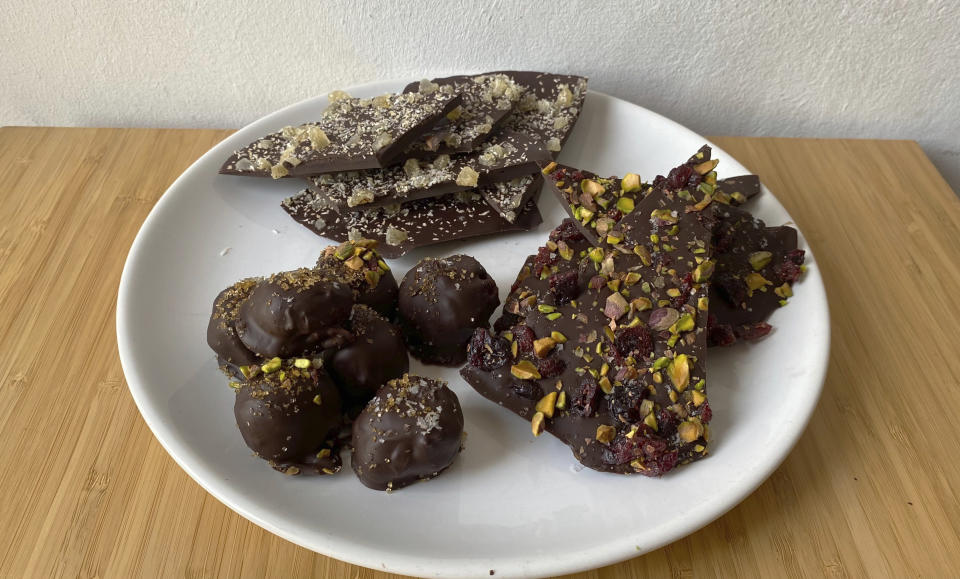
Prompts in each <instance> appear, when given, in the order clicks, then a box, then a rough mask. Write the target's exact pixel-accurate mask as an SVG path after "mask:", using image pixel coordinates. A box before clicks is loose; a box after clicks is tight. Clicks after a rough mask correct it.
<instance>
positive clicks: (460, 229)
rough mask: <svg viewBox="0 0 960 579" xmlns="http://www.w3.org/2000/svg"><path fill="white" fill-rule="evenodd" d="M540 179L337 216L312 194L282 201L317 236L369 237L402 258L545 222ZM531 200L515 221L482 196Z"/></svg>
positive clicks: (385, 253)
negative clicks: (437, 246) (538, 199)
mask: <svg viewBox="0 0 960 579" xmlns="http://www.w3.org/2000/svg"><path fill="white" fill-rule="evenodd" d="M541 184H542V180H541V179H540V177H539V175H538V174H534V175H531V176H526V177H521V178H519V179H514V180H512V181H508V182H506V183H497V184H494V185H488V186H486V187H481V188H480V189H478V190H477V191H476V192H474V191H464V192H460V193H452V194H450V195H445V196H443V197H439V198H436V199H421V200H418V201H410V202H407V203H403V204H400V205H397V206H394V207H386V208H381V209H377V210H375V211H351V212H344V213H338V212H337V211H335V210H333V209H328V208H325V207H324V206H323V204H322V203H317V199H316V196H315V195H314V193H312V192H311V191H310V190H304V191H301V192H300V193H298V194H297V195H295V196H293V197H290V198H288V199H285V200H284V201H283V209H284V211H286V212H287V213H288V214H289V215H290V216H291V217H292V218H293V219H294V220H295V221H297V222H298V223H300V224H301V225H303V226H304V227H306V228H307V229H309V230H311V231H313V232H314V233H316V234H317V235H320V236H323V237H326V238H328V239H333V240H336V241H347V240H349V239H353V238H369V239H375V240H377V241H378V242H379V245H378V251H379V253H380V255H382V256H384V257H387V258H394V257H400V256H401V255H403V254H405V253H407V252H408V251H410V250H412V249H416V248H419V247H423V246H427V245H433V244H436V243H442V242H445V241H453V240H463V239H468V238H471V237H478V236H483V235H494V234H498V233H508V232H512V231H528V230H530V229H532V228H534V227H536V226H537V225H539V224H540V223H541V222H542V221H543V220H542V218H541V217H540V212H539V211H538V210H537V205H536V194H537V193H538V192H539V190H540V185H541ZM484 193H489V194H490V195H503V196H519V197H525V198H527V201H526V203H525V205H524V206H523V207H522V208H521V209H520V210H519V211H518V212H517V216H516V219H515V220H514V221H512V222H511V221H508V220H506V219H504V218H503V217H502V216H500V215H498V214H497V212H496V211H495V210H493V209H492V208H491V207H490V206H489V205H488V204H487V203H486V202H485V201H484V199H483V196H482V195H483V194H484Z"/></svg>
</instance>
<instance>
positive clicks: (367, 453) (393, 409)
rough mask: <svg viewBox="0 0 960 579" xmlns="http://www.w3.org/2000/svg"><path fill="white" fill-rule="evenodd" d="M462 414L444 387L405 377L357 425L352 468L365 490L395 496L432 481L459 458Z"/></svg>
mask: <svg viewBox="0 0 960 579" xmlns="http://www.w3.org/2000/svg"><path fill="white" fill-rule="evenodd" d="M462 440H463V410H462V409H461V408H460V401H459V400H458V399H457V395H456V394H454V392H453V391H452V390H450V388H448V387H447V385H446V383H445V382H442V381H440V380H431V379H430V378H422V377H420V376H412V375H409V374H404V375H403V376H402V377H401V378H398V379H396V380H391V381H390V382H388V383H387V384H385V385H384V386H383V387H382V388H380V390H379V391H377V393H376V395H375V396H374V397H373V399H371V400H370V402H369V403H368V404H367V406H366V407H365V408H364V409H363V411H362V412H361V413H360V415H359V416H358V417H357V419H356V420H355V421H354V423H353V436H352V437H351V447H352V448H353V452H352V453H351V459H350V462H351V466H352V467H353V472H354V473H355V474H356V475H357V478H359V479H360V482H362V483H363V484H364V485H366V486H368V487H370V488H372V489H375V490H385V491H394V490H397V489H400V488H402V487H405V486H407V485H410V484H413V483H415V482H417V481H424V480H429V479H432V478H434V477H436V476H438V475H440V473H442V472H443V471H444V470H446V469H447V468H448V467H449V466H450V465H451V464H453V461H454V460H455V459H456V458H457V455H458V454H459V453H460V449H461V444H462Z"/></svg>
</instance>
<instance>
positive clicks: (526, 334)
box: [513, 324, 537, 352]
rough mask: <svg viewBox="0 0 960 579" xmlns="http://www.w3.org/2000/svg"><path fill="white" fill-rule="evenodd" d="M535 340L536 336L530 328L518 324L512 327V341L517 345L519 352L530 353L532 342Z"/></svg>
mask: <svg viewBox="0 0 960 579" xmlns="http://www.w3.org/2000/svg"><path fill="white" fill-rule="evenodd" d="M536 339H537V335H536V334H535V333H533V330H532V329H530V326H525V325H523V324H520V325H519V326H514V327H513V341H514V342H516V343H517V349H519V350H520V351H521V352H532V351H533V341H534V340H536Z"/></svg>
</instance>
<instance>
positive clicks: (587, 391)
mask: <svg viewBox="0 0 960 579" xmlns="http://www.w3.org/2000/svg"><path fill="white" fill-rule="evenodd" d="M599 388H600V386H599V385H598V384H597V381H596V380H594V379H593V378H592V377H589V376H585V377H584V378H583V380H581V381H580V392H579V393H577V396H576V398H574V399H573V406H572V409H573V410H574V411H575V412H576V413H577V414H579V415H580V416H586V417H590V416H593V413H594V412H595V411H596V409H597V393H598V392H599Z"/></svg>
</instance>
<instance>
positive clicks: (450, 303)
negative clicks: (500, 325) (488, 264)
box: [398, 255, 500, 366]
mask: <svg viewBox="0 0 960 579" xmlns="http://www.w3.org/2000/svg"><path fill="white" fill-rule="evenodd" d="M499 305H500V297H499V292H498V290H497V282H495V281H494V280H493V278H492V277H490V275H489V274H488V273H487V271H486V270H485V269H484V268H483V266H482V265H480V263H479V262H478V261H477V260H475V259H474V258H472V257H470V256H468V255H452V256H450V257H445V258H442V259H437V258H433V257H427V258H424V259H423V260H421V261H420V263H418V264H417V265H416V266H414V268H413V269H411V270H410V271H408V272H407V275H405V276H403V281H401V282H400V301H399V307H398V312H399V325H400V330H401V331H402V332H403V337H404V341H405V342H406V344H407V348H408V349H409V350H410V353H411V354H413V356H414V357H415V358H417V359H419V360H421V361H423V362H426V363H427V364H439V365H441V366H458V365H460V364H463V361H464V360H465V359H466V356H467V342H469V341H470V336H471V335H472V334H473V330H474V328H486V327H489V325H490V315H491V314H493V311H494V310H496V309H497V306H499Z"/></svg>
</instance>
